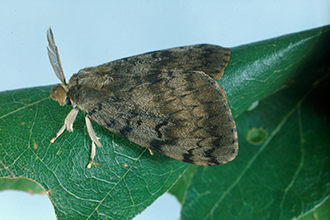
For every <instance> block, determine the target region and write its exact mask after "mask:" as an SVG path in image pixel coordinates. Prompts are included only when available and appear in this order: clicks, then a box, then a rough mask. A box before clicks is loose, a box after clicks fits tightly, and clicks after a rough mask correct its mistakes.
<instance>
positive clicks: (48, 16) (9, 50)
mask: <svg viewBox="0 0 330 220" xmlns="http://www.w3.org/2000/svg"><path fill="white" fill-rule="evenodd" d="M274 2H275V1H274ZM274 2H270V1H262V0H252V1H235V2H234V1H233V2H230V1H219V0H218V1H216V0H214V1H206V0H203V1H196V0H190V1H189V0H182V1H180V0H179V1H172V0H167V1H151V0H149V1H148V0H143V1H133V0H132V1H120V2H119V1H45V0H34V1H17V0H7V1H5V0H0V70H1V71H0V77H1V78H0V79H1V80H0V91H5V90H13V89H18V88H26V87H35V86H42V85H51V84H57V83H59V80H58V79H57V78H56V76H55V74H54V73H53V70H52V68H51V66H50V64H49V61H48V57H47V53H46V45H47V41H46V30H47V28H48V27H49V25H50V24H52V28H53V32H54V35H55V40H56V43H57V46H58V48H59V53H60V56H61V60H62V65H63V69H64V72H65V74H66V78H67V79H69V78H70V76H71V75H72V74H73V73H76V72H77V71H78V70H79V69H82V68H84V67H88V66H96V65H99V64H102V63H105V62H109V61H111V60H115V59H119V58H123V57H127V56H132V55H136V54H140V53H144V52H149V51H153V50H158V49H166V48H171V47H176V46H185V45H190V44H197V43H211V44H217V45H221V46H225V47H235V46H238V45H242V44H248V43H251V42H255V41H260V40H265V39H269V38H273V37H277V36H280V35H284V34H289V33H293V32H299V31H302V30H307V29H311V28H316V27H320V26H323V25H327V24H330V1H329V0H319V1H317V0H314V1H311V0H291V1H288V0H278V1H276V3H274ZM0 101H1V100H0ZM63 117H65V116H63ZM63 119H64V118H63ZM179 215H180V205H179V203H178V202H177V201H176V199H175V198H174V197H173V196H171V195H169V194H165V195H164V196H162V197H160V198H159V199H158V200H157V201H156V202H155V203H154V204H153V205H152V206H151V207H150V208H148V209H147V210H146V211H145V212H143V213H142V214H141V215H139V216H137V217H136V218H135V219H145V220H148V219H160V220H161V219H179ZM6 219H11V220H16V219H55V214H54V210H53V208H52V205H51V203H50V201H49V199H48V197H47V196H46V195H31V194H28V193H23V192H16V191H4V192H0V220H6Z"/></svg>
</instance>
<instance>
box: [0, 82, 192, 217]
mask: <svg viewBox="0 0 330 220" xmlns="http://www.w3.org/2000/svg"><path fill="white" fill-rule="evenodd" d="M50 89H51V86H47V87H38V88H29V89H22V90H16V91H7V92H2V93H0V99H1V116H0V132H1V135H0V164H1V167H0V177H24V178H28V179H31V180H33V181H36V182H38V183H39V184H40V185H41V186H42V187H43V188H44V189H45V190H46V191H47V192H48V194H49V197H50V199H51V202H52V204H53V206H54V208H55V212H56V215H57V218H58V219H66V218H69V219H88V218H90V219H94V218H105V217H108V218H110V219H127V218H132V217H133V216H135V215H137V214H139V213H141V212H142V211H143V210H144V209H145V208H146V207H148V206H149V205H150V204H151V203H152V202H153V201H155V200H156V199H157V198H158V197H159V196H160V195H162V194H163V193H165V192H166V191H167V190H168V189H169V188H171V186H172V185H173V184H174V182H175V181H176V180H177V179H178V178H179V177H180V175H181V174H182V173H183V172H184V170H185V169H186V167H187V166H188V164H186V163H184V162H180V161H176V160H173V159H170V158H168V157H166V156H163V155H161V154H155V155H153V156H151V155H150V153H149V151H147V150H146V149H145V148H142V147H140V146H138V145H136V144H134V143H131V142H129V141H127V140H126V139H123V138H120V137H119V136H117V135H114V134H113V133H111V132H110V131H108V130H106V129H104V128H103V127H101V126H99V125H98V124H96V123H93V127H94V130H95V132H96V133H97V135H98V136H99V137H100V138H101V140H102V144H103V147H101V148H97V154H96V158H95V161H96V162H97V163H99V165H94V166H93V167H92V168H91V169H87V168H86V165H87V164H88V160H89V155H90V145H91V142H90V139H89V136H88V134H87V130H86V127H85V123H84V114H83V113H82V112H80V113H79V114H78V117H77V119H76V121H75V124H74V126H73V127H74V132H72V133H70V132H64V133H63V134H62V135H61V136H60V137H59V138H58V139H57V140H56V141H55V143H53V144H52V143H50V139H51V138H52V137H53V136H54V135H55V134H56V132H57V131H58V129H60V127H61V126H62V123H63V121H64V118H65V116H66V115H67V114H68V112H69V111H70V110H71V108H72V107H61V106H60V105H58V103H56V102H55V101H53V100H51V99H50V98H49V91H50Z"/></svg>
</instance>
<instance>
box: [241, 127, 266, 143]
mask: <svg viewBox="0 0 330 220" xmlns="http://www.w3.org/2000/svg"><path fill="white" fill-rule="evenodd" d="M267 138H268V132H267V131H265V130H264V129H263V128H252V129H251V130H250V131H249V132H248V134H247V136H246V140H247V141H248V142H249V143H251V144H255V145H259V144H262V143H263V142H264V141H265V140H266V139H267Z"/></svg>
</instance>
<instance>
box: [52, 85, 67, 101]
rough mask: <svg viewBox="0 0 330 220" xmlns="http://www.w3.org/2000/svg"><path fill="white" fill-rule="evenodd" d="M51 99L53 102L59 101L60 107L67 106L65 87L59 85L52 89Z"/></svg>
mask: <svg viewBox="0 0 330 220" xmlns="http://www.w3.org/2000/svg"><path fill="white" fill-rule="evenodd" d="M50 97H51V98H52V99H53V100H55V101H58V102H59V103H60V105H65V104H66V99H67V95H66V91H65V89H64V87H63V85H61V84H57V85H56V86H54V87H53V88H52V90H51V91H50Z"/></svg>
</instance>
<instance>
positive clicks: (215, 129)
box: [47, 28, 238, 168]
mask: <svg viewBox="0 0 330 220" xmlns="http://www.w3.org/2000/svg"><path fill="white" fill-rule="evenodd" d="M47 40H48V48H47V49H48V57H49V60H50V63H51V65H52V67H53V69H54V71H55V74H56V76H57V77H58V78H59V80H60V81H61V82H62V84H58V85H56V86H54V87H53V88H52V90H51V95H50V96H51V98H52V99H54V100H57V101H58V102H59V103H60V105H65V104H66V105H70V104H71V105H72V106H73V109H72V110H71V112H70V113H69V114H68V115H67V117H66V118H65V122H64V125H63V127H62V128H61V129H60V130H59V131H58V133H57V134H56V135H55V137H54V138H53V139H52V140H51V142H52V143H53V142H54V141H55V139H56V138H57V137H59V136H60V135H61V134H62V133H63V132H64V131H65V129H67V130H69V131H73V129H72V125H73V122H74V120H75V118H76V116H77V114H78V111H79V110H78V109H80V110H82V111H85V112H86V116H85V121H86V126H87V130H88V133H89V136H90V138H91V140H92V149H91V156H90V161H89V164H88V165H87V167H88V168H90V167H91V165H92V163H93V159H94V156H95V150H96V147H95V145H97V146H101V143H100V141H99V138H98V137H97V136H96V134H95V132H94V130H93V128H92V124H91V121H90V119H93V120H94V121H95V122H97V123H98V124H100V125H102V126H103V127H105V128H107V129H109V130H110V131H112V132H113V133H115V134H117V135H120V136H122V137H124V138H126V139H128V140H130V141H132V142H134V143H137V144H139V145H141V146H143V147H146V148H148V149H149V150H150V153H151V154H152V153H153V151H156V152H159V153H162V154H164V155H166V156H169V157H172V158H174V159H177V160H180V161H185V162H188V163H192V164H196V165H202V166H212V165H219V164H224V163H227V162H229V161H231V160H233V159H234V158H235V157H236V155H237V151H238V140H237V131H236V126H235V122H234V120H233V117H232V114H231V111H230V109H229V107H228V103H227V100H226V96H225V93H224V90H223V89H222V87H220V86H219V85H218V84H217V82H216V81H215V80H214V79H216V80H219V79H220V78H221V76H222V75H223V72H224V68H225V67H226V66H227V64H228V61H229V57H230V49H228V48H222V47H220V46H215V45H207V44H200V45H193V46H186V47H178V48H173V49H167V50H160V51H154V52H150V53H145V54H141V55H137V56H132V57H128V58H124V59H120V60H115V61H112V62H109V63H105V64H102V65H100V66H96V67H89V68H85V69H82V70H80V71H79V72H78V73H76V74H73V76H72V77H71V79H70V81H69V83H66V80H65V77H64V73H63V70H62V65H61V61H60V57H59V53H58V50H57V47H56V45H55V41H54V36H53V33H52V30H51V28H49V29H48V31H47Z"/></svg>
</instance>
